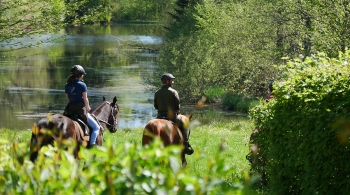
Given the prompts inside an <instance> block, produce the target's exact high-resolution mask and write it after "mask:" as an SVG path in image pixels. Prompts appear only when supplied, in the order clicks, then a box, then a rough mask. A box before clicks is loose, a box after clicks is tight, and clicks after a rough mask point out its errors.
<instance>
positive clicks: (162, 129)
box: [142, 114, 192, 167]
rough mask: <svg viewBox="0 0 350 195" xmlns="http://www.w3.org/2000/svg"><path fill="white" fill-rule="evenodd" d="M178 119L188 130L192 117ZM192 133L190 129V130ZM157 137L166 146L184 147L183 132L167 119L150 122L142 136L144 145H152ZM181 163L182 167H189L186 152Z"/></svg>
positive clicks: (181, 116) (182, 154)
mask: <svg viewBox="0 0 350 195" xmlns="http://www.w3.org/2000/svg"><path fill="white" fill-rule="evenodd" d="M178 118H179V119H181V121H182V123H183V127H184V128H185V129H187V128H188V127H189V124H190V120H191V118H192V115H191V116H190V117H187V116H185V115H181V114H180V115H178ZM188 131H190V129H188ZM155 136H157V137H159V138H160V139H161V140H162V142H163V144H164V146H168V145H180V146H182V147H183V142H184V139H183V136H182V133H181V130H180V129H179V128H178V127H177V126H176V125H175V124H174V123H173V122H172V121H170V120H167V119H152V120H150V121H149V122H148V123H147V124H146V126H145V129H144V131H143V135H142V145H143V146H144V145H147V144H150V143H151V142H152V140H153V138H154V137H155ZM181 161H182V166H183V167H185V166H186V165H187V161H186V158H185V152H184V150H182V152H181Z"/></svg>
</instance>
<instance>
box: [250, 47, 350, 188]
mask: <svg viewBox="0 0 350 195" xmlns="http://www.w3.org/2000/svg"><path fill="white" fill-rule="evenodd" d="M349 58H350V51H346V52H345V53H340V54H339V57H338V58H329V57H327V56H326V55H325V54H324V53H319V54H318V55H315V56H312V57H307V58H306V59H305V60H304V61H302V60H301V59H295V60H294V61H289V62H288V63H287V64H286V66H283V70H284V71H283V72H284V75H283V76H281V77H280V78H279V79H278V81H277V82H276V81H275V83H276V84H275V85H274V87H275V90H274V91H273V94H274V97H275V99H273V100H271V101H270V102H269V103H262V104H261V105H260V106H257V107H255V108H254V109H252V110H251V112H250V115H251V117H252V118H253V120H254V122H255V126H256V131H255V132H254V133H253V134H252V137H251V144H252V145H251V146H252V147H251V148H252V153H251V155H250V156H248V159H250V160H251V162H252V170H253V172H254V173H258V174H260V175H262V176H263V180H262V183H261V184H263V185H265V187H266V186H267V187H268V188H269V190H270V194H347V193H348V192H349V190H350V189H349V186H350V185H349V180H347V179H346V178H347V177H348V176H349V174H350V167H349V166H348V162H349V160H350V156H349V155H348V154H349V152H350V151H349V148H350V147H349V146H350V145H349V144H350V143H349V138H350V136H349V135H350V133H349V132H350V129H349V127H350V126H349V125H350V115H349V112H348V110H349V109H350V104H349V98H350V92H349V90H348V89H349V86H350V79H349V76H350V74H349V73H350V72H349V68H350V66H349Z"/></svg>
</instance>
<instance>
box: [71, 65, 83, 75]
mask: <svg viewBox="0 0 350 195" xmlns="http://www.w3.org/2000/svg"><path fill="white" fill-rule="evenodd" d="M70 72H71V73H72V74H74V75H80V74H86V72H85V70H84V68H83V67H82V66H80V65H74V66H73V67H72V69H71V70H70Z"/></svg>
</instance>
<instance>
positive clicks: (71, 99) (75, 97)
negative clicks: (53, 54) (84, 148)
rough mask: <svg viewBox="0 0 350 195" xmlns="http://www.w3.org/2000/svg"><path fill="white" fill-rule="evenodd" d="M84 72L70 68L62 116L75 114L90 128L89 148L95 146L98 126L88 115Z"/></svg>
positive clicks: (76, 67) (78, 67)
mask: <svg viewBox="0 0 350 195" xmlns="http://www.w3.org/2000/svg"><path fill="white" fill-rule="evenodd" d="M85 74H86V73H85V70H84V68H83V67H82V66H80V65H74V66H73V67H72V68H71V73H70V75H69V77H68V78H67V83H66V85H65V93H66V100H67V101H68V104H67V106H66V108H65V110H64V115H68V116H69V115H71V114H76V115H78V116H81V117H82V119H83V121H84V123H85V124H88V125H89V126H90V127H91V128H92V132H91V136H90V141H89V146H88V147H93V146H95V145H96V138H97V135H98V132H99V130H100V126H99V124H98V123H97V122H96V120H95V119H94V118H93V117H92V116H91V115H90V113H89V112H90V110H91V108H90V104H89V99H88V97H87V86H86V84H85V83H84V82H83V77H84V75H85Z"/></svg>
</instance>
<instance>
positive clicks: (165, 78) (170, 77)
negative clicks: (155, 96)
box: [160, 73, 175, 81]
mask: <svg viewBox="0 0 350 195" xmlns="http://www.w3.org/2000/svg"><path fill="white" fill-rule="evenodd" d="M169 79H175V77H174V76H173V75H172V74H170V73H165V74H163V75H162V77H161V78H160V80H162V81H164V80H169Z"/></svg>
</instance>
